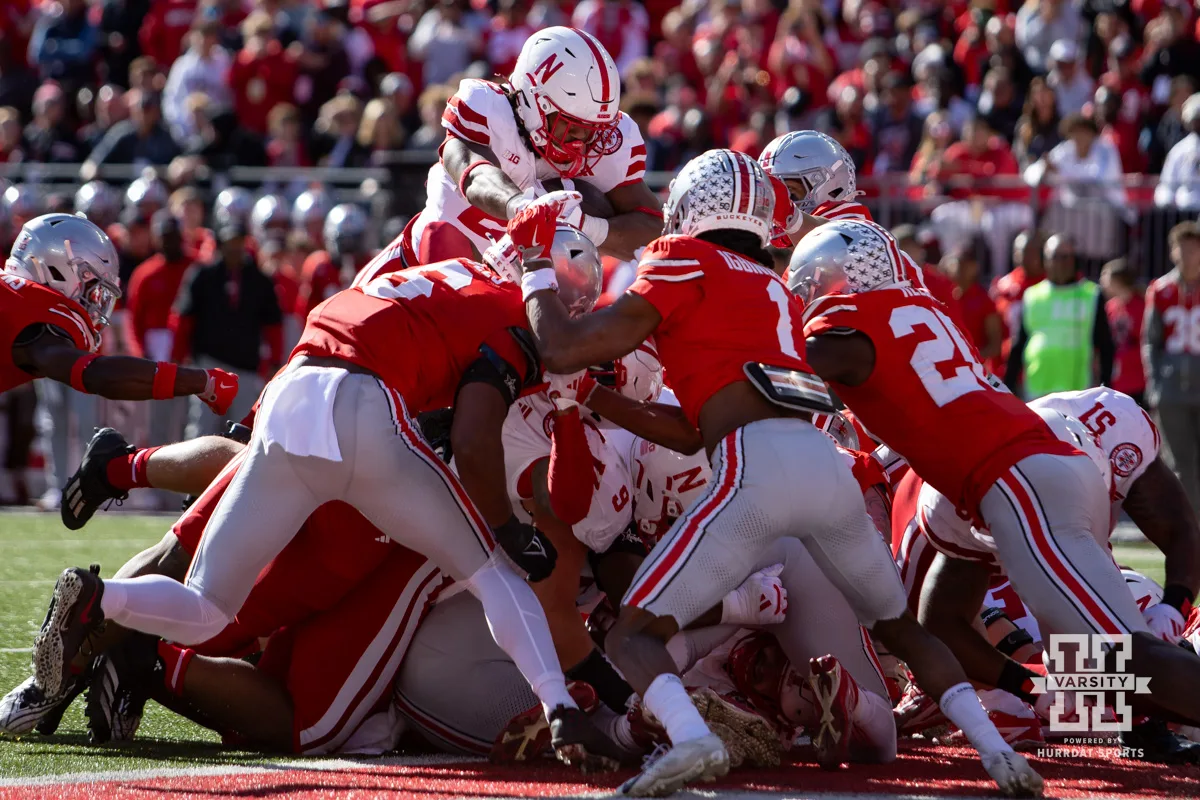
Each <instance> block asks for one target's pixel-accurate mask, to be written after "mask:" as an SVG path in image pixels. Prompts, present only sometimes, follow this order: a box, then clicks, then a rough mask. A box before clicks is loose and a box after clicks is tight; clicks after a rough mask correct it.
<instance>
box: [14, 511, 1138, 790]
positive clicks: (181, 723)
mask: <svg viewBox="0 0 1200 800" xmlns="http://www.w3.org/2000/svg"><path fill="white" fill-rule="evenodd" d="M171 522H172V520H171V518H170V517H164V516H159V517H150V516H135V515H130V514H104V513H101V514H99V515H98V516H97V518H96V519H95V520H93V521H92V523H91V524H89V525H88V527H87V528H85V529H84V530H82V531H68V530H66V529H65V528H63V526H62V524H61V523H60V521H59V518H58V515H57V514H42V515H38V514H28V513H0V694H3V693H7V692H8V690H9V689H11V688H12V687H14V686H16V685H17V684H19V683H20V682H21V681H23V680H25V678H26V677H28V675H29V674H30V665H29V648H30V647H31V646H32V644H33V636H34V633H35V632H36V631H37V628H38V626H39V625H40V624H41V622H42V617H43V616H44V615H45V612H46V605H47V603H48V602H49V599H50V592H51V589H52V588H53V586H54V580H55V578H57V577H58V573H59V572H61V571H62V570H63V568H65V567H69V566H81V567H86V566H87V565H88V564H91V563H98V564H100V565H101V567H102V568H103V571H102V573H101V574H102V575H105V576H108V575H112V574H113V572H115V571H116V570H117V568H118V567H120V566H121V564H123V563H124V562H125V561H126V560H127V559H128V558H129V557H130V556H132V555H133V554H135V553H137V552H139V551H140V550H142V549H144V548H146V547H148V546H149V545H151V544H154V543H155V542H156V541H158V540H159V539H161V538H162V536H163V534H164V533H165V532H166V530H167V529H168V528H169V527H170V524H171ZM1116 550H1117V552H1116V556H1117V561H1118V562H1119V563H1121V564H1122V565H1125V566H1129V567H1132V568H1134V569H1136V570H1138V571H1140V572H1143V573H1145V574H1147V575H1149V576H1150V577H1152V578H1154V579H1155V580H1156V581H1159V582H1160V583H1161V582H1162V556H1161V555H1160V554H1159V553H1158V551H1157V550H1154V549H1153V548H1152V547H1148V546H1145V545H1142V546H1136V545H1118V547H1117V548H1116ZM218 741H219V740H218V737H217V736H216V735H214V734H213V733H211V732H210V731H207V730H204V729H203V728H200V727H198V726H196V725H193V724H192V723H191V722H188V721H187V720H185V719H183V718H181V717H177V716H175V715H174V714H171V713H169V712H167V711H165V710H163V709H162V708H160V707H159V706H157V705H155V704H153V703H151V704H149V705H148V707H147V714H146V718H145V719H144V720H143V721H142V727H141V730H140V731H139V732H138V740H137V741H136V742H132V743H128V744H126V745H122V746H115V747H92V746H91V745H89V744H88V742H87V733H86V727H85V724H84V719H83V702H82V698H80V700H77V701H76V703H75V705H74V707H73V708H72V709H71V710H70V711H68V712H67V715H66V716H65V717H64V718H63V722H62V725H61V726H60V727H59V730H58V733H57V734H55V735H54V736H53V737H43V736H40V735H38V734H36V733H34V734H29V735H27V736H24V737H21V738H20V739H19V740H14V739H11V738H4V737H3V736H0V777H14V776H29V775H56V774H62V773H68V772H100V771H104V772H108V771H114V770H128V769H138V768H146V767H155V766H159V767H172V766H174V767H178V766H202V765H207V764H222V763H234V764H243V763H254V762H255V761H259V760H266V759H262V758H261V757H259V756H255V755H253V754H250V753H237V752H231V751H223V750H219V749H218V746H217V742H218Z"/></svg>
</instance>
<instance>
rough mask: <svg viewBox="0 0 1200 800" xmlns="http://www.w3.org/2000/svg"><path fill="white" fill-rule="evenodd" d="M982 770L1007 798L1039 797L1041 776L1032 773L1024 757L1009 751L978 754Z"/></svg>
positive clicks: (1041, 783)
mask: <svg viewBox="0 0 1200 800" xmlns="http://www.w3.org/2000/svg"><path fill="white" fill-rule="evenodd" d="M980 760H981V761H982V762H983V768H984V769H986V770H987V774H988V775H991V776H992V780H994V781H995V782H996V785H997V786H999V787H1000V791H1002V792H1004V794H1005V795H1007V796H1008V797H1041V796H1042V789H1043V787H1044V784H1043V782H1042V776H1041V775H1038V774H1037V773H1036V772H1034V771H1033V767H1031V766H1029V762H1028V761H1026V760H1025V756H1023V755H1021V754H1020V753H1014V752H1013V751H1011V750H1003V751H1000V752H997V753H989V754H988V755H983V754H980Z"/></svg>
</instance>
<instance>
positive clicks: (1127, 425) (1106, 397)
mask: <svg viewBox="0 0 1200 800" xmlns="http://www.w3.org/2000/svg"><path fill="white" fill-rule="evenodd" d="M1029 407H1030V408H1034V409H1037V408H1048V409H1050V410H1052V411H1058V412H1060V413H1062V414H1066V415H1067V416H1069V417H1074V418H1075V419H1077V420H1079V421H1080V422H1082V423H1083V424H1084V425H1086V426H1087V427H1088V430H1090V431H1091V432H1092V433H1094V434H1095V435H1096V439H1097V440H1098V441H1099V442H1100V447H1101V449H1103V450H1104V452H1105V453H1107V454H1108V460H1109V461H1111V462H1112V472H1113V520H1114V522H1115V520H1116V516H1117V511H1118V510H1119V507H1120V504H1121V501H1122V500H1124V499H1125V497H1126V496H1127V495H1128V494H1129V489H1130V487H1132V486H1133V483H1134V481H1136V480H1137V479H1138V478H1140V477H1142V475H1143V473H1145V472H1146V468H1147V467H1149V466H1150V464H1151V462H1153V461H1154V459H1156V458H1158V451H1159V447H1160V445H1161V440H1160V439H1159V437H1158V428H1157V427H1156V426H1155V424H1154V423H1153V422H1152V421H1151V420H1150V417H1149V416H1148V415H1147V414H1146V412H1145V411H1144V410H1143V409H1142V407H1141V406H1139V405H1138V404H1137V403H1136V402H1134V399H1133V398H1132V397H1130V396H1129V395H1127V394H1122V393H1121V392H1117V391H1114V390H1112V389H1109V388H1106V387H1103V386H1101V387H1099V388H1096V389H1085V390H1084V391H1082V392H1058V393H1056V394H1048V395H1046V396H1045V397H1040V398H1038V399H1037V400H1034V401H1033V402H1031V403H1030V404H1029Z"/></svg>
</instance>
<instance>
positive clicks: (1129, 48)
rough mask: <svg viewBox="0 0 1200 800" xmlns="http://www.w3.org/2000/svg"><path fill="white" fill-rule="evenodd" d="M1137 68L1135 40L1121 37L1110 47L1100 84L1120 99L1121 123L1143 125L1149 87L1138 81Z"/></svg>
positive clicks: (1148, 110) (1147, 105) (1146, 111)
mask: <svg viewBox="0 0 1200 800" xmlns="http://www.w3.org/2000/svg"><path fill="white" fill-rule="evenodd" d="M1137 65H1138V59H1137V53H1136V51H1135V49H1134V45H1133V40H1132V39H1131V38H1129V37H1128V36H1118V37H1117V38H1116V39H1114V40H1113V41H1112V44H1110V45H1109V48H1108V71H1107V72H1105V73H1104V74H1103V75H1101V76H1100V84H1101V85H1102V86H1107V87H1108V88H1110V89H1112V90H1113V91H1114V92H1116V93H1117V95H1118V96H1119V97H1120V98H1121V101H1120V104H1121V111H1120V119H1121V121H1122V122H1128V123H1133V124H1137V125H1140V124H1141V123H1142V122H1143V120H1144V119H1145V117H1146V115H1147V114H1148V113H1149V112H1150V87H1148V86H1146V85H1145V84H1143V83H1142V82H1141V81H1140V80H1138V74H1137Z"/></svg>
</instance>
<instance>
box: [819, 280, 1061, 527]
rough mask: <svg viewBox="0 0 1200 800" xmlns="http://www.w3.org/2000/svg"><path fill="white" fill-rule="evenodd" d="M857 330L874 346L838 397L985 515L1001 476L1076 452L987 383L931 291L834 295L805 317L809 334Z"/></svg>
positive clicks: (922, 470)
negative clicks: (866, 370)
mask: <svg viewBox="0 0 1200 800" xmlns="http://www.w3.org/2000/svg"><path fill="white" fill-rule="evenodd" d="M852 331H857V332H859V333H861V334H863V335H865V336H867V337H868V338H869V339H870V340H871V343H872V344H873V345H874V348H875V365H874V368H873V369H872V371H871V375H870V377H868V379H867V380H866V381H864V382H863V383H862V384H861V385H859V386H848V385H846V384H842V383H836V382H831V384H830V386H831V388H833V389H834V391H835V392H837V395H838V397H839V398H840V399H841V400H842V402H844V403H845V404H846V405H847V406H848V407H850V408H851V409H852V410H853V411H854V413H855V414H856V415H857V416H858V418H859V420H860V421H861V422H862V424H863V425H865V426H866V427H867V428H869V429H870V430H871V432H872V433H874V434H875V435H876V436H878V437H879V439H880V441H882V442H883V443H885V444H886V445H888V446H889V447H890V448H891V449H892V450H894V451H896V452H897V453H899V454H900V455H901V456H903V457H904V459H905V460H906V461H907V462H908V463H909V465H910V466H911V467H912V469H913V470H914V471H915V472H916V473H917V474H918V475H920V476H921V477H922V478H924V479H925V481H927V482H928V483H930V484H932V485H933V486H934V487H935V488H937V489H938V490H939V491H941V492H942V493H943V494H945V495H946V496H947V497H949V498H951V499H952V500H953V502H954V503H955V505H956V506H957V507H959V508H962V509H964V510H965V511H967V512H968V513H970V514H972V515H974V516H978V506H979V501H980V499H981V498H982V497H983V495H984V494H985V493H986V492H987V491H988V489H990V488H991V486H992V484H993V483H994V482H995V481H996V479H997V478H998V477H999V476H1000V474H1001V473H1002V472H1004V471H1005V470H1007V469H1008V468H1010V467H1012V466H1013V465H1014V464H1015V463H1017V462H1018V461H1020V460H1021V459H1023V458H1025V457H1026V456H1030V455H1033V454H1035V453H1054V454H1061V455H1073V454H1078V451H1077V450H1075V449H1074V448H1073V447H1071V446H1070V445H1067V444H1065V443H1063V442H1061V441H1059V439H1058V438H1057V437H1055V436H1054V434H1053V433H1051V431H1050V429H1049V428H1048V427H1047V426H1046V423H1045V422H1043V421H1042V419H1041V417H1039V416H1038V415H1037V414H1036V413H1034V412H1033V411H1032V410H1030V409H1029V408H1028V407H1027V406H1026V405H1025V404H1024V403H1022V402H1021V400H1020V399H1019V398H1017V397H1016V396H1014V395H1013V394H1011V393H1009V392H1008V391H1006V390H1003V389H1002V388H1001V389H998V388H996V387H995V386H993V385H992V383H990V382H989V381H988V380H987V373H986V372H985V371H984V369H983V366H982V365H981V364H980V363H979V360H978V358H977V356H976V353H975V349H974V348H973V347H972V346H971V345H970V344H969V343H968V342H967V341H966V339H965V337H964V335H963V333H962V332H961V331H960V330H959V329H958V327H957V326H956V325H955V324H954V323H953V321H952V320H951V319H950V317H949V316H948V315H947V313H946V311H945V309H944V308H943V307H942V305H941V304H940V303H939V302H938V301H937V300H935V299H934V298H933V296H932V295H930V294H929V293H928V292H925V291H921V290H918V289H914V288H911V287H898V288H894V289H878V290H875V291H870V292H864V293H861V294H856V295H828V296H825V297H822V298H819V299H818V300H817V301H816V302H814V303H812V304H811V305H810V307H809V308H808V309H806V311H805V327H804V332H805V335H807V336H819V335H822V334H827V335H833V336H836V335H838V334H839V333H849V332H852Z"/></svg>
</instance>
